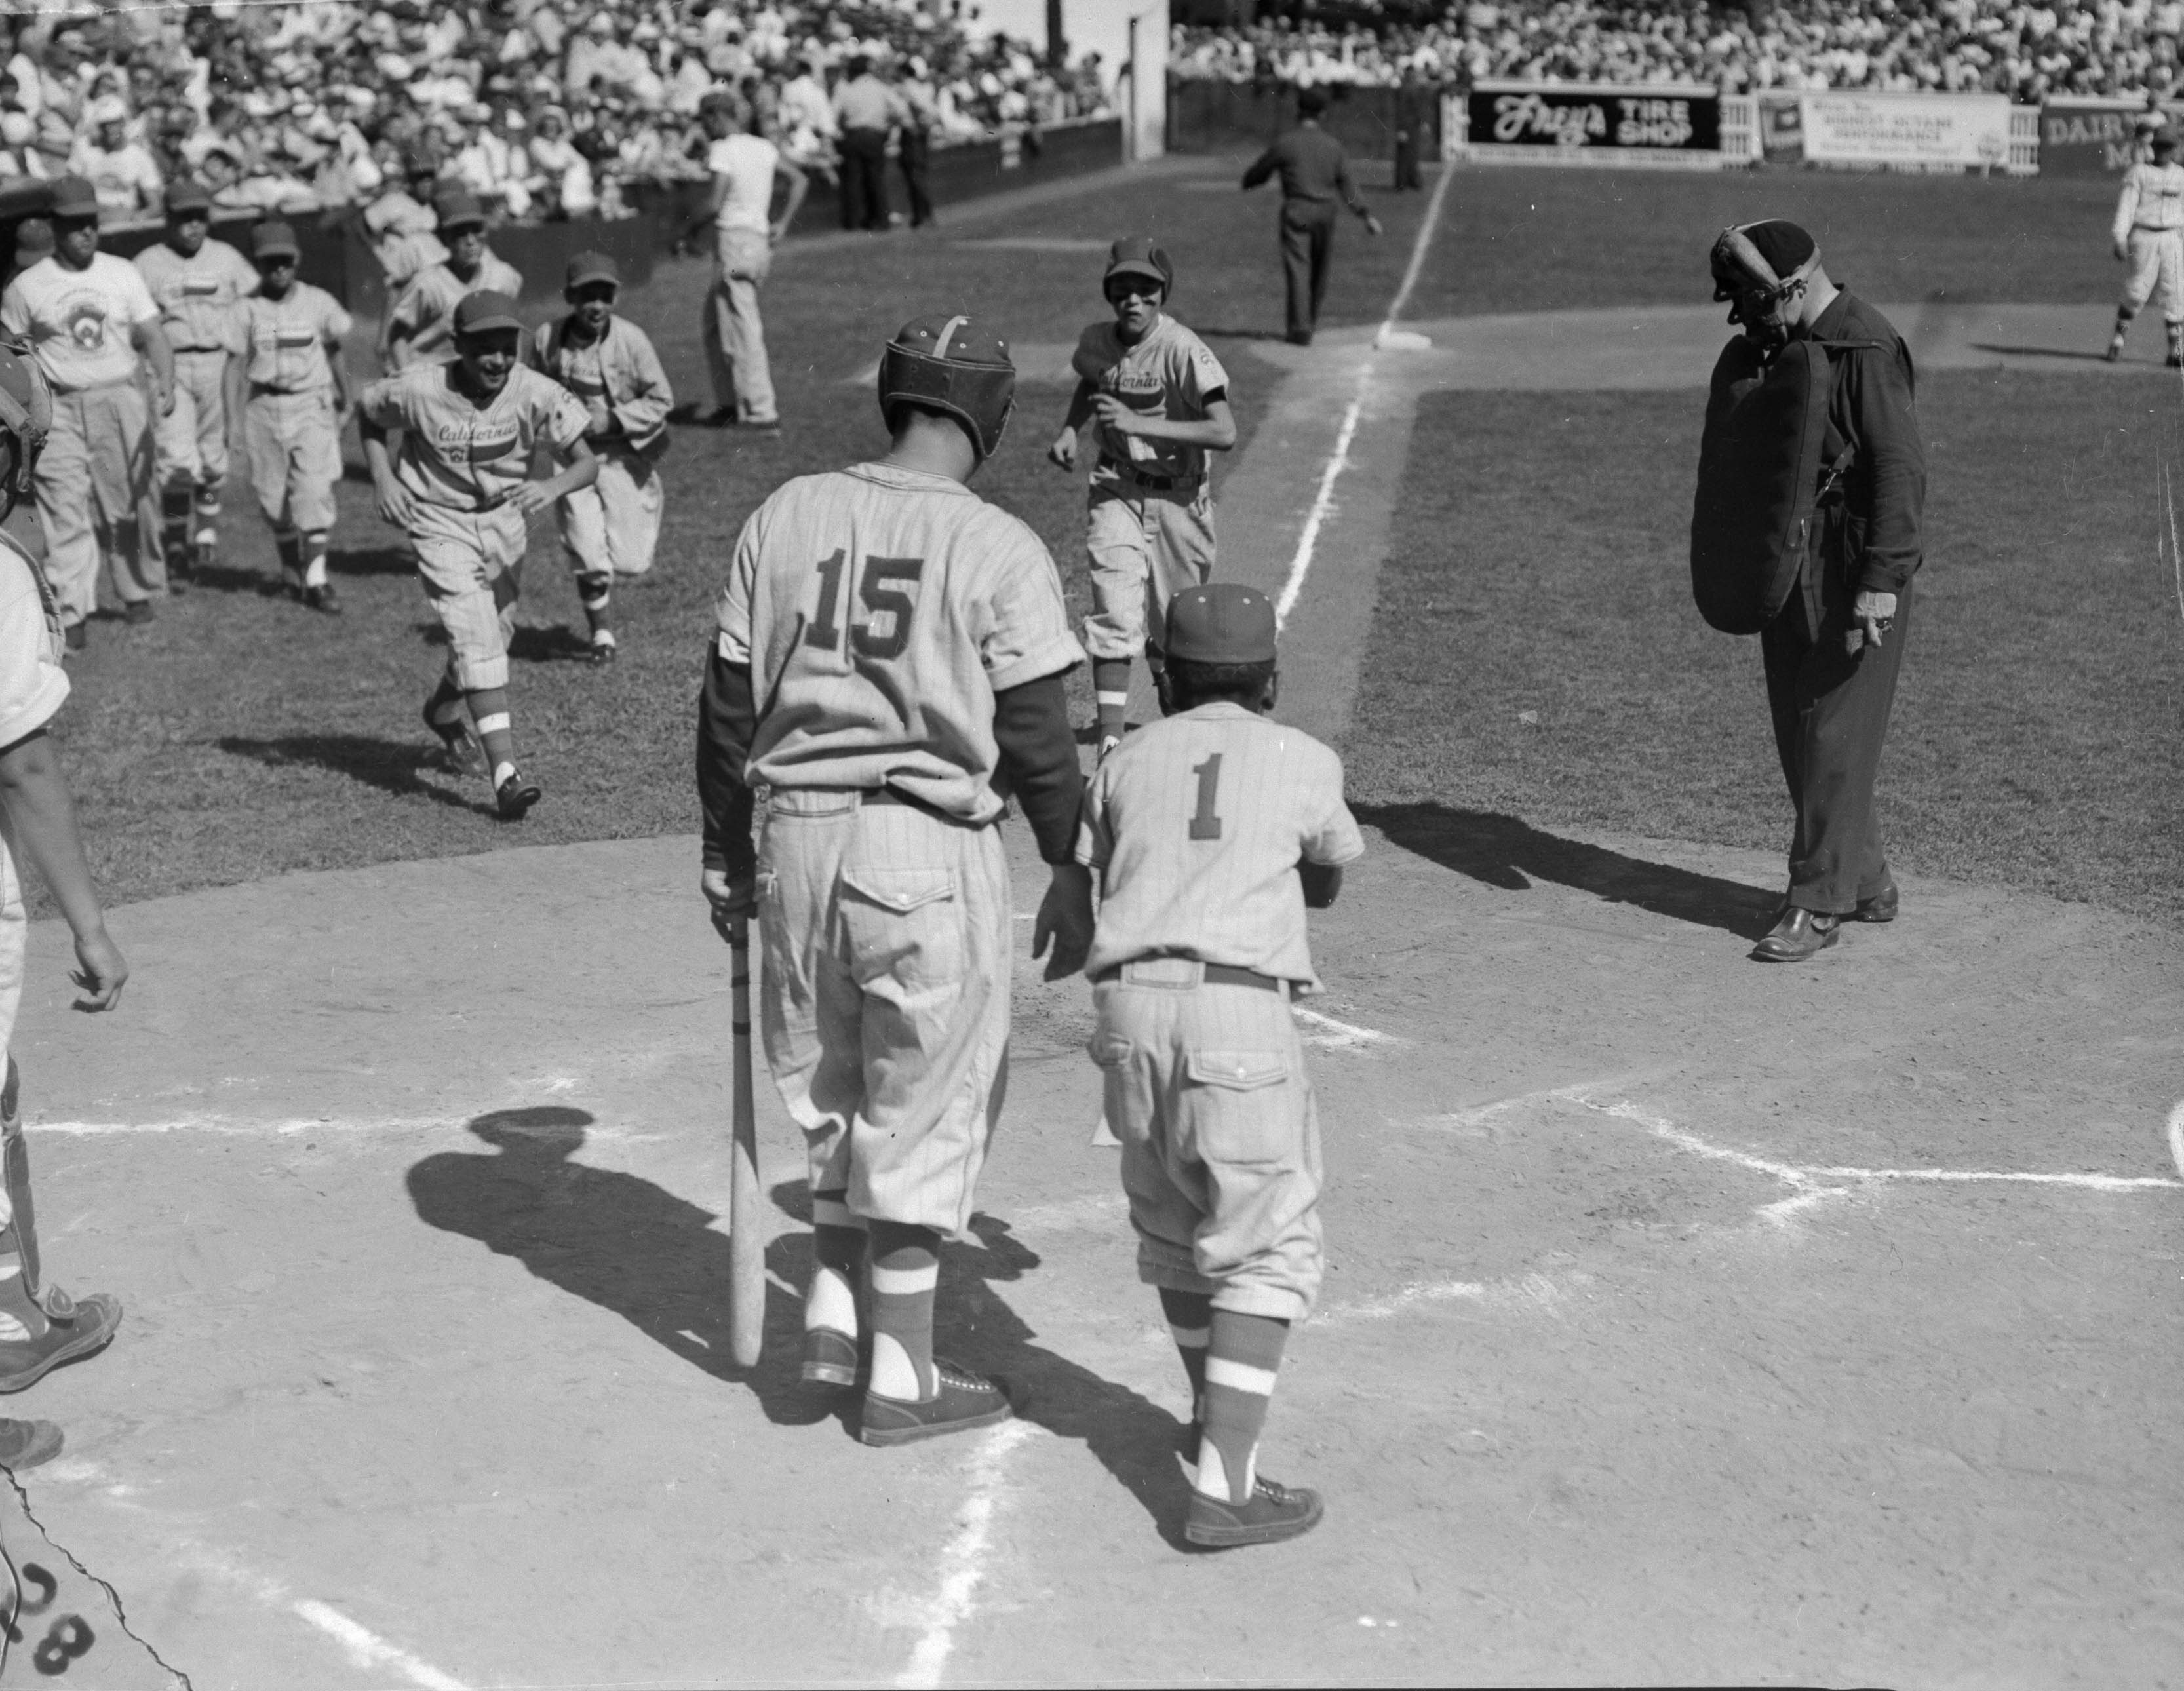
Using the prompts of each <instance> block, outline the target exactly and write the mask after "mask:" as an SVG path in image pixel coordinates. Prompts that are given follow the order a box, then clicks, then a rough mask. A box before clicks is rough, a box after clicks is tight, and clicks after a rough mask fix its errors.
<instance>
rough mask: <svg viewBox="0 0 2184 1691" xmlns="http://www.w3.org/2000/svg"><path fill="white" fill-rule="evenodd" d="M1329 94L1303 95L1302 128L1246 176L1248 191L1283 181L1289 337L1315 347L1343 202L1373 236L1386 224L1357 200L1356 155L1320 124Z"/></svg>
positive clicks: (1299, 122)
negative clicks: (1276, 176)
mask: <svg viewBox="0 0 2184 1691" xmlns="http://www.w3.org/2000/svg"><path fill="white" fill-rule="evenodd" d="M1326 111H1327V95H1326V93H1325V92H1324V91H1323V90H1321V89H1318V88H1300V89H1299V90H1298V91H1297V126H1296V127H1295V129H1293V130H1291V131H1290V132H1289V133H1288V134H1287V135H1284V136H1282V138H1281V139H1280V140H1279V141H1277V142H1275V143H1274V144H1273V146H1272V147H1268V149H1267V150H1266V151H1265V152H1264V153H1261V154H1260V155H1259V156H1258V158H1257V159H1255V160H1254V161H1253V162H1252V164H1251V169H1250V170H1246V171H1245V173H1244V188H1245V192H1250V191H1251V189H1253V188H1256V187H1257V186H1259V184H1260V183H1262V182H1263V181H1266V180H1267V178H1268V177H1269V176H1271V175H1274V174H1275V173H1276V172H1279V173H1280V175H1281V179H1282V277H1283V280H1284V281H1285V282H1286V283H1287V284H1288V286H1289V338H1290V344H1291V345H1292V346H1299V347H1308V346H1310V345H1311V344H1312V328H1313V325H1316V324H1317V323H1318V321H1319V303H1320V301H1321V300H1323V299H1324V298H1326V297H1327V271H1328V265H1329V261H1330V260H1331V259H1333V258H1334V212H1335V206H1336V203H1337V202H1338V200H1339V201H1340V203H1341V204H1343V205H1346V206H1348V207H1349V208H1350V209H1351V210H1352V211H1353V212H1355V213H1357V215H1358V217H1359V218H1360V219H1361V220H1362V221H1363V223H1364V225H1365V229H1366V232H1367V233H1368V234H1372V235H1378V234H1379V232H1380V220H1379V218H1377V217H1375V216H1373V214H1372V213H1371V212H1370V211H1369V210H1368V209H1366V205H1365V202H1364V201H1363V200H1362V199H1360V198H1359V197H1357V184H1356V183H1355V182H1353V181H1351V180H1350V156H1349V154H1348V153H1345V152H1344V151H1343V150H1342V143H1341V142H1339V141H1337V140H1336V139H1335V138H1334V136H1331V135H1329V133H1328V132H1327V131H1325V130H1323V129H1322V128H1321V127H1320V126H1319V120H1320V119H1321V117H1322V116H1323V115H1324V114H1325V113H1326Z"/></svg>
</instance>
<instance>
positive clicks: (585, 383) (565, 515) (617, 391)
mask: <svg viewBox="0 0 2184 1691" xmlns="http://www.w3.org/2000/svg"><path fill="white" fill-rule="evenodd" d="M620 293H621V271H620V270H618V269H616V266H615V261H614V260H613V259H610V258H608V257H607V256H606V255H605V254H604V253H578V254H577V256H576V257H575V258H573V259H571V260H570V261H569V279H568V283H567V286H565V287H564V288H563V289H562V290H561V297H562V298H564V299H565V300H566V301H568V303H569V314H568V315H567V316H566V317H564V318H562V319H561V320H560V321H559V322H558V323H547V324H543V325H540V327H539V329H538V334H537V336H536V337H535V338H534V340H533V342H532V353H533V355H534V356H535V357H536V358H537V359H538V365H539V368H541V369H542V370H544V371H545V372H546V374H547V375H550V376H552V377H553V378H554V381H558V382H560V384H561V386H562V387H565V388H567V389H568V390H569V392H571V393H573V394H575V395H576V396H577V398H578V399H579V400H581V401H582V403H583V406H584V410H585V414H587V415H588V417H589V418H590V419H591V426H590V430H589V431H588V433H587V434H586V436H585V442H586V444H587V445H588V446H589V447H590V448H591V449H592V456H593V457H594V458H596V459H598V460H599V480H598V481H595V482H593V484H592V485H591V486H590V487H585V488H582V489H580V490H578V491H577V492H574V493H571V494H570V495H569V497H568V498H565V499H564V500H562V501H561V506H560V523H561V546H562V548H563V550H565V552H567V553H568V554H569V565H570V567H571V569H573V570H575V571H576V574H577V598H579V599H581V600H582V602H583V606H584V615H585V616H586V617H587V618H588V620H590V622H591V626H592V661H593V663H595V664H604V663H610V662H612V661H613V659H614V655H615V636H614V627H613V624H612V621H611V615H612V597H613V588H614V579H615V577H616V576H642V575H643V574H644V572H645V571H646V570H649V569H650V568H651V567H652V553H653V549H654V548H655V547H656V546H657V545H658V544H659V543H660V510H661V509H662V505H663V502H664V494H663V492H662V489H661V487H660V472H659V470H658V469H657V468H656V467H655V466H656V464H657V463H658V460H659V458H660V454H661V453H664V452H666V450H667V414H668V413H669V412H670V411H671V410H673V409H675V391H674V389H672V388H671V387H669V386H668V385H667V372H666V370H663V369H662V368H661V367H660V354H659V353H655V351H653V349H652V342H651V339H650V337H648V336H647V335H646V334H645V332H644V331H643V330H642V329H640V328H638V326H637V325H636V324H634V323H632V322H631V321H630V320H628V319H627V317H618V316H616V314H615V309H614V308H615V300H616V297H617V296H619V295H620Z"/></svg>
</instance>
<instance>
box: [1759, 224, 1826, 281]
mask: <svg viewBox="0 0 2184 1691" xmlns="http://www.w3.org/2000/svg"><path fill="white" fill-rule="evenodd" d="M1743 233H1744V238H1745V239H1746V240H1747V241H1749V242H1751V243H1752V248H1753V249H1754V250H1755V251H1757V252H1758V254H1759V256H1760V257H1761V258H1763V259H1766V260H1767V262H1768V264H1769V265H1770V266H1771V267H1772V268H1773V270H1774V271H1775V275H1778V276H1786V275H1790V274H1791V273H1792V272H1793V271H1795V270H1797V267H1798V266H1799V265H1800V264H1803V263H1804V262H1805V260H1806V259H1809V258H1811V257H1812V256H1813V253H1814V251H1815V250H1817V246H1818V243H1817V242H1814V239H1813V237H1812V236H1809V235H1808V234H1807V233H1806V232H1805V231H1803V230H1802V229H1800V228H1799V227H1797V225H1796V224H1794V223H1792V222H1791V221H1790V220H1788V219H1787V218H1782V217H1770V218H1769V219H1768V220H1766V221H1765V222H1763V223H1747V224H1746V225H1744V231H1743Z"/></svg>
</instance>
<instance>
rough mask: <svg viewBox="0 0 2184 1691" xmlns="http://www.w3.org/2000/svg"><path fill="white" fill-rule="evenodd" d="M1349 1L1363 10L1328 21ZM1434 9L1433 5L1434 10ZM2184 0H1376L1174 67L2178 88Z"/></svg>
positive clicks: (1186, 49) (1311, 74)
mask: <svg viewBox="0 0 2184 1691" xmlns="http://www.w3.org/2000/svg"><path fill="white" fill-rule="evenodd" d="M1327 13H1339V14H1342V16H1343V18H1344V19H1346V20H1345V21H1340V22H1333V21H1329V20H1327V16H1326V14H1327ZM1421 14H1426V15H1421ZM2180 34H2184V3H2180V0H2092V3H2082V4H2070V3H2067V0H2065V3H2060V4H2048V3H2038V4H2026V3H2016V0H1775V3H1773V4H1771V5H1759V6H1755V7H1753V8H1750V9H1747V8H1745V7H1744V6H1742V5H1733V4H1722V5H1709V4H1707V3H1705V0H1632V3H1630V4H1623V3H1619V0H1551V3H1538V0H1528V3H1503V0H1470V3H1468V4H1463V3H1457V4H1451V5H1450V6H1448V7H1447V8H1446V10H1445V11H1444V10H1441V9H1440V8H1437V7H1430V8H1429V7H1424V6H1420V5H1417V4H1404V3H1400V0H1398V3H1395V4H1392V5H1387V6H1383V5H1379V4H1374V3H1369V0H1351V3H1349V4H1346V5H1340V6H1334V7H1329V8H1325V9H1324V11H1323V13H1322V14H1320V17H1319V19H1318V20H1317V21H1314V22H1311V23H1307V24H1302V25H1301V24H1299V23H1297V22H1295V21H1294V20H1291V19H1277V20H1272V21H1269V22H1267V23H1264V24H1260V25H1253V26H1250V27H1245V28H1203V27H1199V28H1192V27H1178V29H1177V30H1176V31H1175V33H1174V42H1173V47H1172V48H1171V52H1170V59H1169V63H1170V66H1171V70H1172V72H1173V74H1174V75H1177V76H1179V77H1184V78H1191V77H1202V78H1211V79H1218V80H1222V81H1234V82H1253V81H1281V82H1289V83H1296V84H1305V83H1321V84H1327V83H1340V82H1351V83H1361V84H1366V85H1368V86H1397V85H1400V84H1402V83H1405V82H1419V83H1428V84H1435V85H1439V86H1462V85H1464V84H1467V83H1469V82H1473V81H1480V80H1483V79H1486V78H1490V77H1497V78H1511V79H1515V80H1518V81H1566V82H1619V83H1633V82H1681V83H1695V84H1702V85H1705V86H1714V87H1719V88H1722V89H1724V90H1726V91H1727V92H1733V93H1747V92H1757V91H1759V90H1763V89H1774V88H1780V89H1793V90H1794V89H1819V88H1839V89H1852V88H1864V89H1874V90H1886V91H1897V92H1947V93H1964V92H1994V93H2002V94H2007V95H2009V97H2011V98H2013V99H2015V100H2019V101H2023V102H2029V103H2038V102H2039V101H2042V100H2044V99H2046V98H2048V97H2049V96H2051V95H2056V94H2109V95H2123V96H2131V97H2142V96H2147V95H2158V96H2159V95H2166V94H2168V93H2169V92H2170V90H2171V88H2172V87H2173V86H2174V85H2175V84H2176V81H2178V75H2179V73H2178V57H2179V54H2178V37H2179V36H2180Z"/></svg>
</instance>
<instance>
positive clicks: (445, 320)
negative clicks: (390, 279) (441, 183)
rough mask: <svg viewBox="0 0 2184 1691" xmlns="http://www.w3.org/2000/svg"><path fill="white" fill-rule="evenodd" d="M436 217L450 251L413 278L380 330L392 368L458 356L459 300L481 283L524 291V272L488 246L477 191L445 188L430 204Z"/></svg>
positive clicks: (514, 293) (516, 294)
mask: <svg viewBox="0 0 2184 1691" xmlns="http://www.w3.org/2000/svg"><path fill="white" fill-rule="evenodd" d="M432 211H433V217H434V222H435V224H436V226H437V233H438V235H439V238H440V242H441V244H442V245H443V246H445V247H446V248H447V249H448V256H447V257H446V258H445V259H442V260H441V261H440V262H439V263H438V264H431V265H427V266H426V268H425V269H424V270H420V271H419V272H418V273H417V274H416V275H415V276H414V277H412V278H411V279H410V281H409V286H407V287H406V288H404V290H403V291H402V296H401V298H398V299H397V300H396V301H395V302H394V306H393V309H392V310H390V311H388V313H387V326H386V328H385V329H384V330H382V331H381V337H380V354H381V358H382V362H383V363H384V364H386V366H387V368H388V369H389V370H406V369H407V368H408V367H409V365H411V364H446V363H448V361H449V360H450V359H453V358H454V356H455V345H454V309H455V302H456V301H457V300H459V299H460V298H462V297H463V296H464V295H465V294H466V293H474V292H476V291H477V290H479V289H480V288H484V289H487V290H489V291H490V292H494V293H504V294H506V295H507V296H508V297H509V298H510V299H515V298H521V295H522V292H523V276H522V273H521V271H519V270H516V269H515V267H514V266H513V265H511V264H504V263H503V262H502V261H501V260H500V259H499V258H496V257H495V256H494V255H493V253H492V252H491V251H489V250H488V249H487V246H486V237H485V208H484V207H483V206H482V205H480V204H479V203H478V199H477V196H476V194H473V193H471V192H467V191H465V190H464V189H461V188H446V189H443V190H442V192H441V193H440V196H439V197H438V198H437V199H436V200H435V201H434V202H433V203H432Z"/></svg>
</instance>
